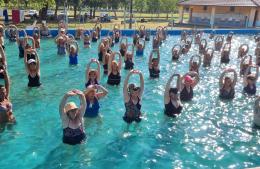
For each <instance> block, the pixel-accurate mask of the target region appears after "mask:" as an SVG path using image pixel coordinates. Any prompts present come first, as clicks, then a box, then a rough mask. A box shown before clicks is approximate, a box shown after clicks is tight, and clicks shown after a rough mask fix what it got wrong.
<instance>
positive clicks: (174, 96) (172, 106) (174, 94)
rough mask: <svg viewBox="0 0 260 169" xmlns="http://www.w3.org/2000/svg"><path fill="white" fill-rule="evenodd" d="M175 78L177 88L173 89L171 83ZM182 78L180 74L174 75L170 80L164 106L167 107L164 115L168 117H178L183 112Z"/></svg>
mask: <svg viewBox="0 0 260 169" xmlns="http://www.w3.org/2000/svg"><path fill="white" fill-rule="evenodd" d="M174 77H177V78H178V79H177V86H176V87H174V88H172V87H171V82H172V80H173V78H174ZM180 78H181V76H180V75H179V74H173V75H172V76H171V77H170V79H169V80H168V82H167V84H166V88H165V92H164V105H165V110H164V113H165V114H166V115H167V116H168V117H173V118H174V117H177V116H178V115H179V114H180V113H181V111H182V104H181V101H180V95H179V91H180V85H181V84H180V83H181V82H180Z"/></svg>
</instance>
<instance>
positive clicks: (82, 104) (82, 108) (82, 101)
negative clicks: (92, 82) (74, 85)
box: [74, 90, 87, 117]
mask: <svg viewBox="0 0 260 169" xmlns="http://www.w3.org/2000/svg"><path fill="white" fill-rule="evenodd" d="M74 93H76V94H77V95H78V96H79V100H80V108H79V111H80V115H81V117H83V116H84V114H85V111H86V107H87V102H86V98H85V95H84V94H83V92H81V91H80V90H74Z"/></svg>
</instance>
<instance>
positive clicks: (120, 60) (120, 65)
mask: <svg viewBox="0 0 260 169" xmlns="http://www.w3.org/2000/svg"><path fill="white" fill-rule="evenodd" d="M117 55H118V57H119V60H118V69H119V70H118V71H119V72H120V71H121V68H122V55H121V54H120V53H119V52H117Z"/></svg>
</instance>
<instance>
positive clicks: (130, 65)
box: [125, 59, 134, 70]
mask: <svg viewBox="0 0 260 169" xmlns="http://www.w3.org/2000/svg"><path fill="white" fill-rule="evenodd" d="M133 68H134V63H133V62H132V60H130V59H126V60H125V69H126V70H132V69H133Z"/></svg>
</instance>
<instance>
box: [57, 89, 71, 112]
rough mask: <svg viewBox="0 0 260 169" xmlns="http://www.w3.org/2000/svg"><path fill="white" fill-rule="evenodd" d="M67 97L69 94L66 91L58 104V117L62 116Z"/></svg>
mask: <svg viewBox="0 0 260 169" xmlns="http://www.w3.org/2000/svg"><path fill="white" fill-rule="evenodd" d="M69 97H70V95H69V92H68V93H66V94H65V95H64V96H63V98H62V100H61V102H60V106H59V112H60V117H63V114H64V113H65V112H64V108H65V104H66V102H67V100H68V98H69Z"/></svg>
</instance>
